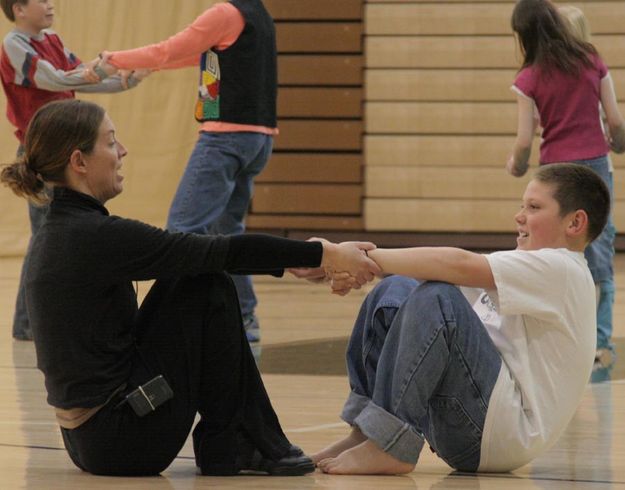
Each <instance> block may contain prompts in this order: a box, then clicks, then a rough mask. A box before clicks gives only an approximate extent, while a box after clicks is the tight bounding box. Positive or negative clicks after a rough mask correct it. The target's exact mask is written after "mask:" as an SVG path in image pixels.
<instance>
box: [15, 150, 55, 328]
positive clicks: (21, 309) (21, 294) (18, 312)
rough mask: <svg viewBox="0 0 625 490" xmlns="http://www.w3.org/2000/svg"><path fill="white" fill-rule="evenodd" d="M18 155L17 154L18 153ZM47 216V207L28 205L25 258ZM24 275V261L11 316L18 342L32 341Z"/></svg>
mask: <svg viewBox="0 0 625 490" xmlns="http://www.w3.org/2000/svg"><path fill="white" fill-rule="evenodd" d="M18 154H19V152H18ZM47 214H48V206H47V205H46V206H35V205H34V204H32V203H30V202H29V203H28V216H29V218H30V235H31V236H30V240H29V242H28V248H27V250H26V257H28V252H29V251H30V247H31V246H32V242H33V237H34V236H35V234H36V233H37V231H39V228H41V226H42V225H43V222H44V221H45V219H46V215H47ZM25 274H26V259H24V263H23V264H22V271H21V273H20V282H19V286H18V288H17V299H16V300H15V314H14V316H13V338H15V339H19V340H32V338H33V333H32V330H31V328H30V323H29V322H28V314H27V313H26V288H25V282H24V279H25Z"/></svg>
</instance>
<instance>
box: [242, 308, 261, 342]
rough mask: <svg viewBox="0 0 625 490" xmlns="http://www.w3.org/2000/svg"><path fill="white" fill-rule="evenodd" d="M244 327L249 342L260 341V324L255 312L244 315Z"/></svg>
mask: <svg viewBox="0 0 625 490" xmlns="http://www.w3.org/2000/svg"><path fill="white" fill-rule="evenodd" d="M243 328H244V329H245V335H246V336H247V341H248V342H250V343H254V342H260V325H259V324H258V318H256V315H255V314H254V313H249V314H247V315H243Z"/></svg>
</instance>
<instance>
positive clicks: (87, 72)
mask: <svg viewBox="0 0 625 490" xmlns="http://www.w3.org/2000/svg"><path fill="white" fill-rule="evenodd" d="M99 61H100V58H95V59H93V60H91V61H90V62H89V63H86V64H85V65H84V66H83V67H82V68H77V69H76V70H73V71H71V72H69V73H70V74H71V73H80V74H81V75H82V78H83V79H84V80H85V82H87V83H98V82H100V77H99V76H98V75H97V74H96V73H95V72H94V71H93V68H94V67H95V66H96V65H97V64H98V62H99Z"/></svg>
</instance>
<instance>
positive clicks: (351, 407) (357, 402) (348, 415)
mask: <svg viewBox="0 0 625 490" xmlns="http://www.w3.org/2000/svg"><path fill="white" fill-rule="evenodd" d="M369 402H371V399H370V398H368V397H366V396H363V395H359V394H358V393H356V392H354V391H352V392H350V393H349V396H348V397H347V401H346V402H345V405H343V411H342V412H341V419H343V420H344V421H345V422H347V423H348V424H349V425H354V420H356V417H358V416H359V415H360V412H362V411H363V410H364V409H365V407H366V406H367V405H369Z"/></svg>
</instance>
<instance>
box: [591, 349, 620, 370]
mask: <svg viewBox="0 0 625 490" xmlns="http://www.w3.org/2000/svg"><path fill="white" fill-rule="evenodd" d="M614 357H615V355H614V351H613V350H612V349H610V348H609V347H604V348H599V349H597V352H596V353H595V366H597V367H603V368H607V367H610V366H611V365H612V364H614Z"/></svg>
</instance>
